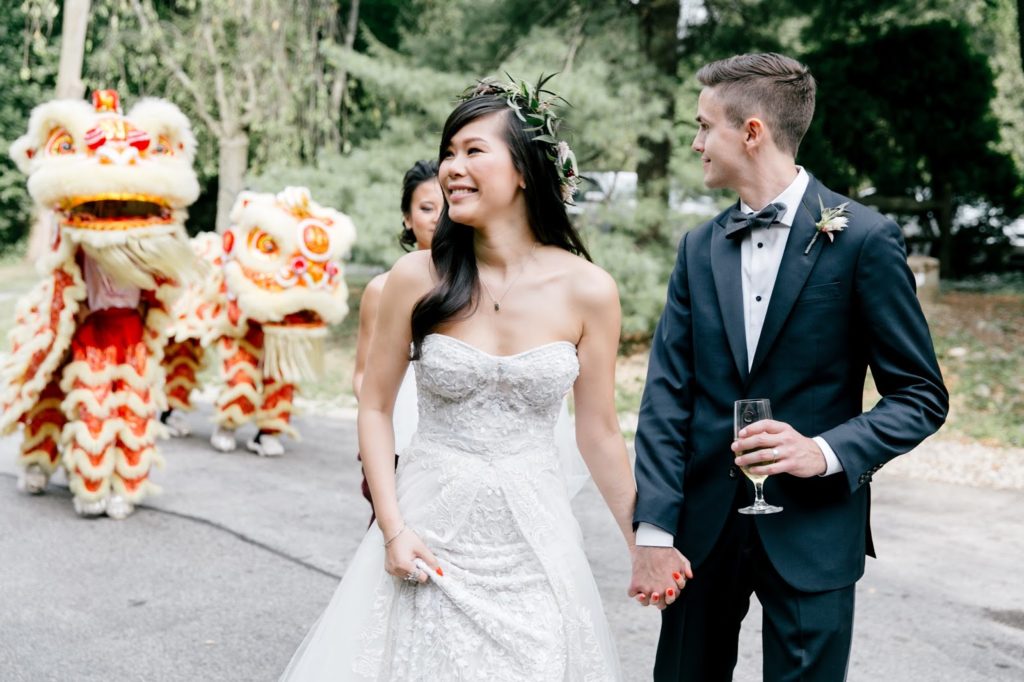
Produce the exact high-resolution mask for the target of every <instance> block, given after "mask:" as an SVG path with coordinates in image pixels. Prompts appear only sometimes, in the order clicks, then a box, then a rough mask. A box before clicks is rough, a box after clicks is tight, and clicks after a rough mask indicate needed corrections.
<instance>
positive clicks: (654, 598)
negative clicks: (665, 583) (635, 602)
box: [651, 593, 658, 601]
mask: <svg viewBox="0 0 1024 682" xmlns="http://www.w3.org/2000/svg"><path fill="white" fill-rule="evenodd" d="M651 601H658V595H657V593H655V594H652V595H651Z"/></svg>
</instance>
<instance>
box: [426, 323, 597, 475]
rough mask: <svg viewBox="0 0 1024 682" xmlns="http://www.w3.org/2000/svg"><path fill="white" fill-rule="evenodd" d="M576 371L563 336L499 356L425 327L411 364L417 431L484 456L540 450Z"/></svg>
mask: <svg viewBox="0 0 1024 682" xmlns="http://www.w3.org/2000/svg"><path fill="white" fill-rule="evenodd" d="M578 374H579V361H578V360H577V358H576V348H575V346H573V345H572V344H571V343H569V342H567V341H556V342H554V343H548V344H545V345H543V346H538V347H536V348H532V349H530V350H527V351H524V352H522V353H517V354H515V355H504V356H501V355H491V354H489V353H485V352H483V351H481V350H479V349H477V348H476V347H474V346H471V345H469V344H468V343H466V342H464V341H460V340H459V339H456V338H454V337H451V336H445V335H442V334H431V335H429V336H427V338H426V339H424V341H423V352H422V359H421V360H420V362H419V363H418V367H417V369H416V384H417V391H418V399H419V426H418V435H419V436H420V437H421V438H423V439H425V440H430V441H434V442H441V443H445V444H448V445H452V446H455V447H458V448H459V449H462V450H465V451H466V452H472V453H474V454H478V455H482V456H484V457H492V456H501V455H503V454H509V453H510V452H515V451H516V450H518V449H520V448H522V447H526V446H531V447H539V448H542V449H545V450H546V449H548V448H550V447H551V446H552V445H553V443H554V435H553V434H554V428H555V422H556V421H557V419H558V413H559V410H560V409H561V406H562V399H563V397H564V396H565V394H566V393H567V392H568V391H569V389H570V388H572V384H573V382H574V381H576V376H577V375H578ZM498 444H500V447H497V448H496V447H495V446H496V445H498Z"/></svg>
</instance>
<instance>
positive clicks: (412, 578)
mask: <svg viewBox="0 0 1024 682" xmlns="http://www.w3.org/2000/svg"><path fill="white" fill-rule="evenodd" d="M402 580H404V581H405V582H407V583H418V582H419V581H420V569H418V568H417V569H416V570H415V571H412V572H411V573H407V574H406V576H405V577H404V578H402Z"/></svg>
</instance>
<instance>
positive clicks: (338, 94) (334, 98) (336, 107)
mask: <svg viewBox="0 0 1024 682" xmlns="http://www.w3.org/2000/svg"><path fill="white" fill-rule="evenodd" d="M1021 1H1022V2H1024V0H1021ZM358 28H359V0H352V2H351V4H350V5H349V8H348V24H347V25H346V26H345V47H346V48H347V49H349V50H351V49H352V47H353V46H354V45H355V44H356V31H357V30H358ZM347 93H348V69H346V68H345V65H344V64H341V65H340V66H338V72H337V74H335V77H334V86H333V87H332V88H331V114H333V115H334V116H337V118H336V119H335V121H336V128H335V129H334V130H335V131H336V134H335V135H333V136H332V138H334V139H333V140H332V141H333V142H334V143H335V146H336V147H337V150H338V151H340V152H344V151H345V147H346V146H347V144H348V111H347V107H346V105H345V97H346V95H347Z"/></svg>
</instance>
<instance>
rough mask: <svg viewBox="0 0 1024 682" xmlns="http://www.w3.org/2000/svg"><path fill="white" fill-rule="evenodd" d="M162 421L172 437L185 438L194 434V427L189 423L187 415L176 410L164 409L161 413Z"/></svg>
mask: <svg viewBox="0 0 1024 682" xmlns="http://www.w3.org/2000/svg"><path fill="white" fill-rule="evenodd" d="M160 423H161V424H163V425H164V428H165V429H167V435H168V436H170V437H171V438H185V437H186V436H189V435H191V434H192V427H191V426H189V425H188V420H187V419H185V415H183V414H181V413H180V412H175V411H174V410H164V411H163V412H162V413H160Z"/></svg>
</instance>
